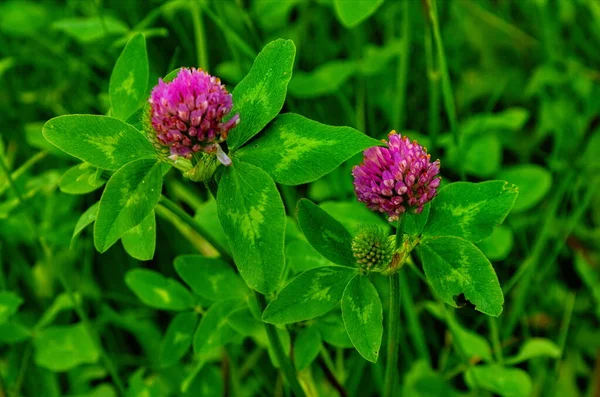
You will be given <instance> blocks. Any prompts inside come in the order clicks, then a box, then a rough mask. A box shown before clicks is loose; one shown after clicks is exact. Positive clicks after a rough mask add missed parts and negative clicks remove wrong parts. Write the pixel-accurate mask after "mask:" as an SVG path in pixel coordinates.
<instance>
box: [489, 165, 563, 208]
mask: <svg viewBox="0 0 600 397" xmlns="http://www.w3.org/2000/svg"><path fill="white" fill-rule="evenodd" d="M498 178H500V179H503V180H506V181H508V182H510V183H513V184H515V185H517V186H518V188H519V197H518V198H517V201H515V207H514V208H513V212H514V213H518V212H523V211H527V210H528V209H530V208H533V207H534V206H535V205H536V204H537V203H539V202H540V201H541V200H542V199H543V198H544V197H545V196H546V194H548V192H549V191H550V188H551V187H552V174H551V173H550V171H548V170H547V169H545V168H543V167H540V166H539V165H535V164H520V165H515V166H513V167H508V168H505V169H503V170H502V171H500V173H498Z"/></svg>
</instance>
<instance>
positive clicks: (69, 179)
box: [58, 163, 106, 194]
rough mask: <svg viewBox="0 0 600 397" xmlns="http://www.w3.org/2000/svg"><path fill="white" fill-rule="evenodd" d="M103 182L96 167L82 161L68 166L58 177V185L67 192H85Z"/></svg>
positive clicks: (90, 190) (91, 190)
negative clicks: (60, 176)
mask: <svg viewBox="0 0 600 397" xmlns="http://www.w3.org/2000/svg"><path fill="white" fill-rule="evenodd" d="M105 182H106V181H105V180H104V179H103V178H102V176H101V175H99V173H98V169H97V168H95V167H93V166H91V165H90V164H87V163H83V164H79V165H76V166H74V167H71V168H69V170H67V172H65V173H64V175H63V176H62V178H60V181H59V182H58V187H59V188H60V190H61V191H62V192H64V193H67V194H86V193H90V192H93V191H94V190H96V189H98V188H99V187H100V186H102V185H104V183H105Z"/></svg>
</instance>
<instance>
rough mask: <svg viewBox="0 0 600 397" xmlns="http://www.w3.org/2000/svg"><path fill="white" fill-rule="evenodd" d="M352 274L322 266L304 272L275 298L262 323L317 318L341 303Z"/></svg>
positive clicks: (290, 321)
mask: <svg viewBox="0 0 600 397" xmlns="http://www.w3.org/2000/svg"><path fill="white" fill-rule="evenodd" d="M355 274H356V270H354V269H350V268H347V267H343V266H326V267H320V268H317V269H311V270H307V271H305V272H304V273H302V274H300V275H299V276H298V277H296V278H294V279H293V280H292V281H290V283H289V284H288V285H286V286H285V287H284V288H283V289H282V290H281V291H280V292H279V294H277V297H276V298H275V299H274V300H272V301H271V302H270V303H269V305H268V306H267V308H266V309H265V311H264V313H263V320H264V321H265V322H267V323H273V324H289V323H297V322H300V321H304V320H309V319H311V318H315V317H318V316H321V315H323V314H325V313H327V312H328V311H330V310H331V309H333V308H334V307H335V306H336V305H337V304H338V303H339V302H340V300H341V299H342V294H343V293H344V288H345V287H346V284H348V281H350V279H351V278H352V277H353V276H354V275H355Z"/></svg>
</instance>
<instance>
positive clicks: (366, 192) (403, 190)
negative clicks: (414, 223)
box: [352, 131, 440, 222]
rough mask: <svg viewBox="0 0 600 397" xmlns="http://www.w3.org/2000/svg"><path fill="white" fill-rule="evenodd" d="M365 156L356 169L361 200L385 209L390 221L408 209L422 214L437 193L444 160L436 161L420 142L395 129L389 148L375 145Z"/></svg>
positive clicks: (373, 208)
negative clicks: (401, 134) (398, 132)
mask: <svg viewBox="0 0 600 397" xmlns="http://www.w3.org/2000/svg"><path fill="white" fill-rule="evenodd" d="M383 142H385V141H383ZM363 155H364V161H363V163H362V164H361V165H358V166H355V167H354V168H353V169H352V175H353V176H354V191H355V192H356V196H357V197H358V201H361V202H363V203H365V204H367V207H369V208H370V209H372V210H374V211H379V212H385V213H386V214H387V215H388V220H389V221H390V222H393V221H396V220H398V218H399V217H400V216H401V215H402V214H403V213H404V212H406V211H407V210H412V211H414V212H416V213H420V212H421V211H423V206H424V205H425V204H426V203H427V202H429V201H430V200H431V199H432V198H434V197H435V195H436V194H437V188H438V187H439V186H440V177H439V176H438V174H439V173H440V161H439V160H436V161H434V162H433V163H432V162H431V161H430V155H429V154H427V150H426V149H425V148H424V147H422V146H421V145H419V144H418V143H417V141H413V142H411V141H410V140H409V139H408V138H407V137H405V136H404V137H403V136H400V135H399V134H397V133H396V131H392V132H390V134H389V142H387V147H372V148H369V149H367V150H365V151H364V153H363Z"/></svg>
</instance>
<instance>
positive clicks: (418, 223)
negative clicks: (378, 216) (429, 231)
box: [386, 203, 431, 236]
mask: <svg viewBox="0 0 600 397" xmlns="http://www.w3.org/2000/svg"><path fill="white" fill-rule="evenodd" d="M430 211H431V203H427V204H425V206H424V207H423V211H422V212H421V213H420V214H415V213H412V212H409V213H406V214H404V215H403V216H404V217H405V219H404V232H405V233H406V234H408V235H411V236H419V235H421V233H423V229H424V228H425V225H427V220H428V219H429V212H430ZM386 223H387V222H386ZM388 225H389V224H388Z"/></svg>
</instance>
